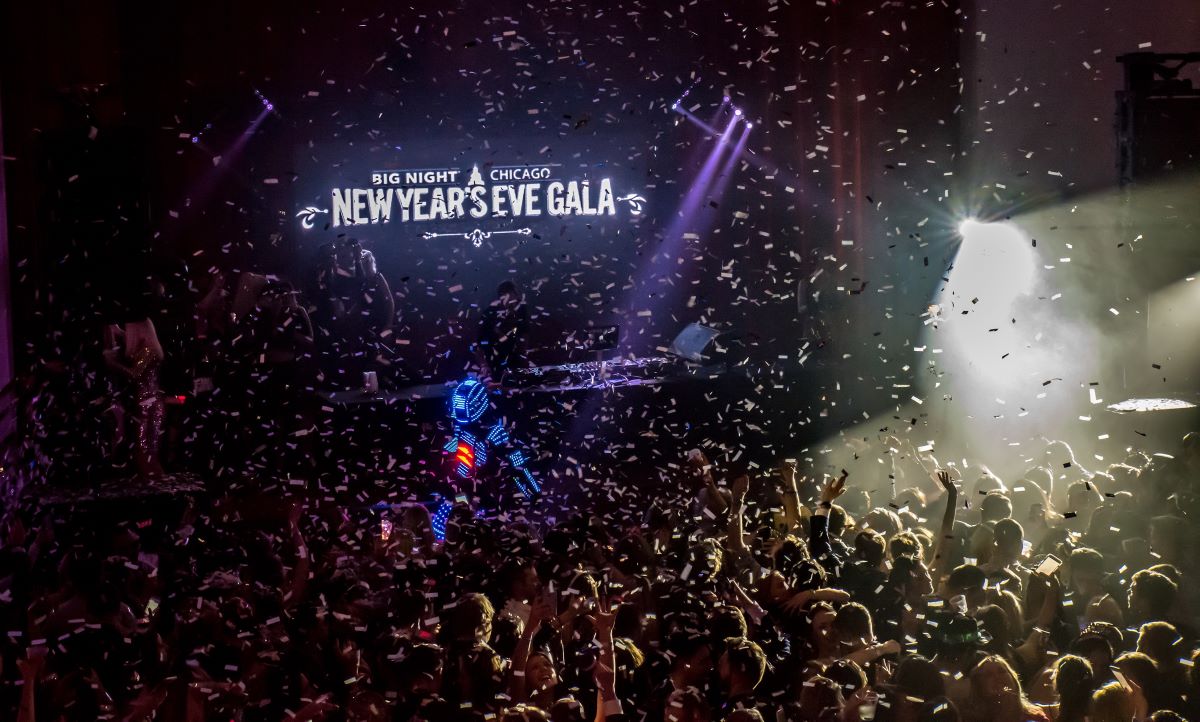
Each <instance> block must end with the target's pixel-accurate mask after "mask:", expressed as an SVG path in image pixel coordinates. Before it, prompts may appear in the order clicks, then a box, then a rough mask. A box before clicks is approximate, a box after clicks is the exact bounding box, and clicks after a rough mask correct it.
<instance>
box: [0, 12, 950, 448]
mask: <svg viewBox="0 0 1200 722" xmlns="http://www.w3.org/2000/svg"><path fill="white" fill-rule="evenodd" d="M97 5H102V7H97ZM2 24H3V27H4V29H5V30H4V33H5V42H4V46H5V47H4V50H3V52H4V73H5V74H4V77H3V92H4V98H3V101H4V102H3V107H4V109H5V123H4V132H5V144H4V147H5V148H6V152H7V153H9V155H10V156H12V160H10V161H9V166H8V168H9V173H10V176H9V186H10V199H11V202H12V208H11V211H10V223H11V224H12V225H13V232H12V235H11V242H12V245H13V254H12V255H13V258H14V262H15V263H16V264H17V275H16V278H15V282H16V294H17V301H16V304H17V309H18V319H17V326H18V329H17V333H18V338H19V339H20V341H21V342H22V346H21V348H20V351H21V352H22V360H23V363H24V364H26V365H27V366H28V365H31V364H35V363H37V362H38V361H39V360H44V359H47V358H65V359H68V360H70V359H73V358H79V357H81V356H84V357H86V356H87V355H88V354H89V353H91V354H93V355H94V351H95V349H96V347H97V346H98V342H99V324H100V322H102V321H104V320H106V319H113V318H119V317H120V316H122V315H129V314H136V313H138V312H139V311H140V309H141V308H143V307H145V306H146V305H147V303H150V304H151V305H152V304H153V303H155V301H154V300H153V299H151V300H150V301H149V302H148V301H146V299H145V295H146V293H147V291H146V290H145V289H146V288H147V286H148V285H149V284H147V282H146V281H147V278H148V277H150V278H153V277H158V278H162V279H164V280H165V283H166V286H167V290H168V291H171V292H173V293H175V295H176V297H175V299H174V303H175V304H178V305H182V307H184V309H185V310H184V311H178V313H179V314H180V315H184V316H186V314H187V313H190V311H188V310H186V309H187V307H188V304H193V303H194V302H195V300H196V299H197V298H198V295H199V293H200V292H201V291H202V290H203V288H204V286H205V284H206V277H207V275H208V273H209V272H210V271H211V270H213V269H220V270H223V271H226V272H233V271H238V270H254V271H258V272H263V273H269V274H274V275H277V276H280V277H282V278H284V279H287V280H290V281H292V282H293V283H294V284H295V285H297V286H298V287H301V288H305V287H308V286H309V285H310V283H311V280H312V277H313V273H314V267H315V266H314V264H315V261H316V256H317V250H318V248H319V247H320V246H321V245H322V244H325V243H329V242H331V241H333V240H334V239H335V238H336V237H337V236H338V234H340V233H344V234H347V235H349V236H353V237H356V238H358V239H360V240H361V241H362V243H363V245H364V246H365V247H366V248H368V249H369V250H371V251H372V253H373V254H374V255H375V257H376V258H377V260H378V264H379V268H380V270H381V272H382V273H383V274H384V276H385V277H386V278H387V280H388V282H389V284H390V286H391V288H392V291H393V293H394V295H395V298H396V307H397V323H396V327H395V332H394V335H393V338H394V339H395V340H396V341H395V342H397V343H398V344H399V345H398V348H397V350H398V353H399V354H400V356H401V358H402V363H403V365H404V367H405V368H406V369H407V371H408V373H410V374H412V375H413V376H421V377H425V378H428V379H435V380H445V379H449V378H455V377H457V376H458V375H460V374H461V373H462V371H463V369H464V367H465V365H466V364H467V362H468V360H469V354H468V351H467V349H468V344H469V342H470V341H471V338H472V337H473V335H474V327H475V324H476V322H477V320H478V317H479V307H480V305H481V304H484V303H486V302H487V301H488V300H489V299H490V298H491V297H492V294H493V292H494V289H495V286H496V285H497V284H498V283H499V282H500V281H501V280H503V279H509V278H511V279H513V280H516V281H517V282H518V283H519V284H521V286H522V287H523V288H524V289H525V290H526V293H527V295H528V297H529V300H530V302H531V303H532V305H533V306H534V308H535V318H534V323H533V331H532V333H531V338H530V346H531V347H532V348H533V349H535V351H534V354H533V360H534V361H535V362H537V363H557V362H562V361H565V360H568V359H569V358H573V357H572V356H571V355H570V352H569V351H568V349H567V344H566V339H567V337H568V335H569V334H570V333H571V332H572V331H573V330H575V329H579V328H583V327H586V326H588V325H603V324H610V323H615V324H619V325H621V326H622V329H623V332H624V335H625V342H624V343H623V345H622V351H623V352H625V353H630V354H636V355H653V354H656V353H658V352H659V351H658V350H659V349H660V348H661V347H664V346H666V345H667V344H668V343H669V341H670V339H671V337H672V336H673V335H674V334H675V333H676V332H677V331H678V330H679V329H680V328H681V327H682V326H683V325H684V324H686V323H688V322H691V321H702V322H705V323H709V324H712V325H717V326H720V327H722V328H728V329H730V330H733V331H734V332H736V333H738V334H741V335H742V336H743V337H744V338H745V339H746V340H747V342H748V343H749V344H750V352H749V353H750V355H751V357H752V359H753V361H754V363H755V364H756V365H757V366H758V367H759V368H761V369H768V370H767V371H763V372H761V373H759V374H758V375H757V376H756V378H755V381H754V383H752V384H751V385H750V387H749V388H739V389H738V392H737V394H738V397H739V398H736V399H730V398H720V399H719V400H718V401H714V402H713V403H714V404H716V410H715V412H714V413H715V414H716V416H715V418H717V419H718V420H719V423H720V424H721V425H723V426H727V425H732V424H741V425H742V426H743V430H745V429H746V428H750V429H757V430H764V433H767V434H768V436H769V437H770V439H771V440H770V441H769V442H767V443H770V444H774V450H773V451H772V452H771V453H772V454H774V453H776V452H778V451H784V452H788V451H794V450H795V449H796V448H797V447H800V446H802V445H803V444H804V443H805V442H806V441H808V440H811V439H813V438H816V437H817V436H818V435H821V434H824V433H828V432H829V431H830V430H831V429H832V428H836V427H837V426H839V425H842V424H845V423H851V422H856V421H860V420H861V419H862V418H863V416H864V415H867V416H872V415H874V414H876V413H877V412H880V411H881V410H884V411H885V413H883V414H881V418H880V426H881V428H882V427H884V426H888V425H895V424H897V423H904V424H908V423H912V422H914V421H917V422H918V423H919V421H918V420H912V419H903V420H897V419H893V418H892V417H891V416H890V414H887V413H886V409H887V407H888V406H889V405H890V403H892V402H893V398H892V397H893V395H894V394H899V396H898V397H897V398H906V397H907V393H905V392H904V391H903V389H904V388H905V385H906V384H909V383H911V381H912V378H913V376H914V375H915V374H917V373H919V372H920V369H915V368H911V366H910V364H909V361H910V359H911V357H912V346H913V344H914V341H915V339H916V338H917V332H918V330H919V329H920V319H919V316H920V314H921V313H923V312H924V311H925V304H926V303H927V302H928V300H929V298H930V297H931V296H932V294H933V291H934V288H935V285H936V284H937V283H938V282H939V280H940V276H941V275H942V273H943V272H944V270H945V267H946V264H947V263H948V262H949V261H948V258H949V254H950V252H951V249H950V246H949V243H948V238H949V235H950V233H951V232H952V231H953V228H952V225H953V222H952V219H951V212H950V208H949V207H948V205H949V204H948V202H947V199H946V192H947V189H948V188H949V187H950V185H951V184H952V182H953V175H952V174H953V171H954V169H955V166H956V158H955V153H954V150H955V148H954V141H955V138H956V137H957V118H958V110H959V97H960V92H961V79H960V73H959V69H958V63H957V48H958V47H959V42H958V36H959V33H960V24H961V19H960V15H959V11H958V9H957V6H956V4H955V3H953V2H949V1H948V0H946V1H943V0H933V1H928V0H919V1H918V0H903V1H897V2H879V1H872V2H862V1H857V0H842V1H841V2H836V1H834V0H829V1H828V2H811V1H808V0H806V1H803V2H795V1H793V2H791V3H784V2H773V1H770V0H765V1H762V2H759V1H755V2H736V3H732V2H717V1H715V0H712V1H700V2H692V3H687V4H680V3H657V2H642V3H639V2H622V3H617V2H612V3H608V2H602V3H563V2H545V3H516V2H504V1H499V2H486V3H480V2H444V1H439V2H424V1H421V0H418V1H415V2H410V3H406V4H404V5H398V4H395V3H367V2H346V3H336V4H329V3H321V4H311V3H296V2H286V3H285V2H275V1H274V0H267V1H263V2H253V3H248V2H235V1H233V0H227V1H225V2H214V3H206V4H190V3H160V4H153V5H146V4H144V3H125V2H116V3H107V4H96V3H69V2H68V3H64V2H50V3H6V4H5V8H4V10H3V23H2ZM101 86H103V88H101ZM689 88H690V92H689V93H688V95H687V97H686V98H685V99H684V100H683V102H682V105H683V106H684V107H685V108H687V109H689V110H690V111H691V112H692V113H694V115H695V116H696V117H698V118H700V119H702V120H704V121H706V122H713V123H714V125H715V126H716V127H717V128H718V129H721V128H723V127H724V123H725V117H724V116H723V117H718V112H719V106H720V104H721V100H722V96H723V95H729V96H730V97H731V99H732V103H733V104H734V105H736V106H737V107H740V108H742V109H743V110H744V112H745V114H746V117H748V118H749V119H751V120H752V121H753V122H754V124H755V125H754V127H753V129H752V130H750V132H749V135H748V136H747V139H746V147H745V152H744V157H743V159H742V160H741V161H739V162H738V163H737V164H736V165H733V166H732V167H730V168H729V172H728V174H727V176H726V177H725V178H724V179H723V180H722V181H719V185H721V186H722V192H721V193H719V194H717V193H709V194H707V195H706V196H704V197H703V198H702V199H701V202H700V203H699V205H698V208H697V209H696V210H695V211H694V212H693V213H692V214H690V216H689V219H688V220H687V222H685V223H683V224H677V223H675V221H676V217H677V214H678V211H679V209H680V207H681V202H682V200H683V199H684V197H685V196H686V195H687V193H688V191H689V188H690V187H691V184H692V183H693V181H694V180H695V179H696V178H697V176H698V173H699V171H700V169H701V167H702V166H703V165H704V162H705V160H706V158H707V157H708V154H709V152H710V150H711V149H712V148H713V144H714V139H713V138H712V137H711V135H709V134H708V133H707V132H706V131H704V130H703V129H701V128H700V127H698V126H697V125H696V124H694V123H692V122H691V121H689V120H686V119H684V118H683V117H682V116H681V115H680V114H678V113H675V112H672V110H671V104H672V102H673V101H675V100H676V99H677V98H679V97H680V95H681V94H682V93H683V92H684V91H685V90H688V89H689ZM81 98H82V99H83V100H81ZM264 98H265V99H267V100H268V101H269V102H270V103H271V104H272V110H271V111H270V112H265V106H264V105H263V99H264ZM84 100H86V103H87V109H86V110H85V109H84V108H83V105H82V104H83V101H84ZM739 133H740V128H739V130H738V131H736V132H735V133H734V138H735V139H736V138H737V137H738V135H739ZM196 135H199V138H198V140H197V141H196V142H192V137H193V136H196ZM723 163H724V160H723V159H722V164H723ZM541 164H556V169H557V171H559V172H561V174H562V176H563V177H564V178H568V179H569V178H578V179H584V178H587V179H591V181H592V183H593V184H596V183H598V181H599V179H601V178H608V179H611V181H612V184H613V188H614V191H615V193H616V194H617V195H626V194H629V193H637V194H639V195H641V196H642V197H644V198H645V204H644V207H643V210H642V213H641V214H640V215H638V216H634V215H633V214H632V213H631V212H630V211H629V208H628V206H627V205H625V204H619V207H618V208H617V213H616V215H614V216H611V217H610V216H602V217H558V218H551V217H540V218H537V219H529V218H525V219H483V220H480V221H475V220H474V219H469V220H463V221H451V222H423V223H408V224H403V223H397V222H395V221H393V222H392V223H389V224H379V225H370V226H365V227H354V228H333V227H327V223H328V220H329V216H328V215H325V214H318V215H316V216H315V217H314V224H313V228H311V229H304V228H302V226H301V219H300V218H298V217H297V213H298V212H300V211H301V210H302V209H303V208H305V207H307V206H312V207H314V208H317V209H318V210H324V209H330V205H331V204H330V191H331V189H333V188H338V187H358V188H366V187H370V185H369V174H370V172H371V171H373V170H379V169H390V168H398V169H411V168H427V167H436V168H447V167H448V168H458V169H462V170H463V171H464V172H465V171H469V169H470V168H471V167H472V166H473V165H478V166H479V167H480V168H481V170H483V171H484V172H486V171H487V170H488V169H489V168H490V167H492V166H508V165H514V166H519V165H541ZM518 221H519V222H518ZM475 227H479V228H481V229H482V230H484V231H489V230H509V229H515V228H520V227H528V228H529V229H530V231H531V233H530V234H529V235H516V234H506V235H494V236H492V237H491V238H488V239H485V240H483V241H482V243H481V245H480V246H479V247H476V246H474V245H473V244H472V243H471V242H470V241H469V240H467V239H464V238H462V237H457V238H456V237H449V236H448V237H438V238H432V239H425V238H422V233H424V232H426V231H428V232H448V233H449V232H455V233H466V232H469V231H470V230H472V229H473V228H475ZM680 234H687V235H684V236H682V237H681V236H680ZM400 341H402V343H399V342H400ZM802 361H803V365H802V364H801V362H802ZM897 389H900V390H899V391H898V390H897ZM743 396H744V397H745V398H742V397H743ZM713 398H717V397H716V396H714V397H713ZM691 401H692V403H700V402H702V400H697V399H695V398H693V399H691ZM621 403H622V402H621V401H620V400H619V399H610V400H607V401H597V402H596V404H598V406H597V407H596V408H592V409H590V411H591V412H592V413H594V418H595V419H599V420H601V422H603V420H605V419H609V420H610V422H609V423H610V424H611V425H619V426H622V427H626V426H632V425H633V422H632V421H631V420H630V417H629V414H628V413H624V414H623V413H622V410H621V408H620V405H621ZM692 413H693V412H692V411H689V412H688V414H692ZM697 418H698V417H697ZM689 420H690V419H689ZM675 421H680V420H679V419H675ZM681 423H683V422H681ZM680 428H683V429H684V432H685V431H686V424H685V425H684V427H680ZM635 431H636V430H635ZM684 432H680V433H681V434H682V433H684ZM590 433H595V434H599V435H603V434H604V433H605V429H604V424H603V423H600V424H599V425H598V426H596V427H595V428H594V429H592V431H591V432H590ZM688 433H692V432H688ZM693 435H694V434H693ZM729 438H731V439H732V438H735V436H734V435H731V436H730V437H729ZM755 438H758V437H755ZM699 440H702V439H689V440H688V441H689V443H690V442H692V441H699ZM733 443H734V444H735V445H737V444H741V443H743V442H740V441H735V442H733ZM758 444H759V442H758V441H756V442H754V445H758ZM785 455H786V454H785Z"/></svg>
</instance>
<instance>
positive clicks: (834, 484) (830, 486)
mask: <svg viewBox="0 0 1200 722" xmlns="http://www.w3.org/2000/svg"><path fill="white" fill-rule="evenodd" d="M848 476H850V472H848V471H846V470H845V469H842V475H841V476H839V477H838V478H836V479H830V480H829V481H827V482H825V486H824V487H823V488H822V489H821V502H822V503H825V504H832V503H833V502H834V501H835V500H836V499H837V498H838V497H839V496H841V495H842V493H843V492H845V491H846V478H847V477H848Z"/></svg>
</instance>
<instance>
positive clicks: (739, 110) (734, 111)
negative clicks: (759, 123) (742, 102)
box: [733, 108, 742, 118]
mask: <svg viewBox="0 0 1200 722" xmlns="http://www.w3.org/2000/svg"><path fill="white" fill-rule="evenodd" d="M733 114H734V115H736V116H737V117H739V118H740V117H742V109H741V108H734V109H733Z"/></svg>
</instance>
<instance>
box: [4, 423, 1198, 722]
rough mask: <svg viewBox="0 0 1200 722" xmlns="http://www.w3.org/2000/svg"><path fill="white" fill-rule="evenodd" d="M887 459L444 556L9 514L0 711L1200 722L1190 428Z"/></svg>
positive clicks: (319, 519) (245, 500)
mask: <svg viewBox="0 0 1200 722" xmlns="http://www.w3.org/2000/svg"><path fill="white" fill-rule="evenodd" d="M885 446H886V447H887V449H888V450H889V452H890V453H892V454H894V455H895V457H896V459H897V465H896V466H895V467H894V471H895V472H901V471H902V472H903V473H896V476H897V477H898V478H900V479H901V480H902V483H898V484H887V483H885V484H880V483H879V481H880V480H879V479H863V478H856V477H855V476H854V475H847V474H846V473H842V474H841V475H840V476H836V477H830V476H827V475H819V474H816V473H813V472H811V471H808V470H805V469H797V468H795V467H794V466H788V465H781V467H780V469H779V470H777V472H776V473H772V474H770V475H761V474H760V475H756V476H755V477H754V478H751V477H750V476H748V475H746V474H742V473H738V471H735V470H731V469H728V468H724V467H725V466H727V464H723V465H722V468H716V465H714V463H713V462H712V461H710V459H709V458H708V457H706V456H705V454H704V453H703V452H701V451H700V450H693V451H692V452H689V453H688V455H687V457H686V460H681V462H682V463H680V464H679V465H678V466H679V468H680V469H681V470H682V471H681V472H680V478H679V479H678V489H679V493H678V494H675V495H671V496H664V497H662V498H659V499H656V500H655V501H654V502H653V503H652V504H649V505H648V507H641V508H636V509H635V508H628V509H624V510H620V509H618V510H615V511H608V512H605V513H600V512H599V511H594V510H588V509H580V510H579V512H578V513H577V514H575V515H573V516H571V517H570V518H567V519H559V520H552V519H549V518H547V517H545V516H539V515H537V514H535V513H533V512H534V507H525V509H526V511H525V512H513V513H510V514H506V515H504V516H501V517H488V516H481V515H479V514H478V513H476V510H474V509H473V508H472V507H471V504H470V502H469V501H468V502H460V503H459V505H458V506H457V507H456V508H455V509H454V511H453V512H452V513H451V515H450V517H449V520H448V522H447V525H446V534H445V538H444V539H439V538H437V537H436V536H435V534H434V532H433V528H432V525H431V521H430V513H429V510H428V509H427V508H426V507H424V506H422V505H421V504H420V503H416V501H414V502H413V503H409V504H396V505H393V506H390V507H386V508H376V509H374V510H371V509H352V508H348V507H346V506H345V505H341V504H337V503H333V502H331V501H328V500H321V499H316V498H304V497H303V496H296V497H287V496H285V495H283V493H282V492H278V491H276V492H273V493H270V494H267V493H264V491H263V490H261V489H260V490H258V492H252V491H251V490H248V489H240V488H236V487H231V488H228V489H226V490H225V491H223V492H222V493H220V494H207V495H202V496H197V497H196V498H194V499H191V500H190V502H189V504H188V506H187V508H186V510H185V511H184V512H183V513H182V515H181V516H180V515H178V514H177V515H175V516H174V517H167V516H166V515H163V516H162V517H155V518H149V519H144V520H139V519H136V518H134V519H126V520H103V523H99V522H98V523H91V524H81V523H77V522H76V520H73V519H72V518H70V516H69V515H65V514H43V515H41V516H31V515H28V514H26V515H21V514H17V515H14V516H13V517H12V518H11V519H10V520H9V521H8V522H7V527H6V529H5V533H4V537H3V540H4V543H3V549H2V551H0V624H3V629H4V632H5V633H4V634H3V635H2V636H0V717H3V718H4V719H14V720H18V721H19V722H33V721H34V720H99V719H112V720H129V721H131V722H133V721H137V720H151V719H153V720H185V721H187V722H201V721H204V722H218V721H220V722H224V721H225V720H243V721H247V722H249V721H251V720H263V721H268V720H270V721H276V720H394V721H397V722H409V721H410V720H429V721H431V722H434V721H437V722H440V721H450V720H504V721H513V722H517V721H520V722H533V721H535V720H554V721H566V720H570V721H572V722H575V721H590V720H602V719H605V720H631V721H637V720H646V721H649V722H705V721H707V720H714V721H715V720H727V721H728V722H753V721H754V720H765V721H767V722H777V721H789V722H790V721H803V722H816V721H818V720H820V721H829V722H872V721H873V720H879V721H885V720H896V721H903V722H925V721H934V720H936V721H937V722H952V721H954V720H967V721H969V722H970V721H974V720H979V721H984V720H986V721H987V722H1043V721H1049V720H1055V721H1056V722H1079V721H1081V720H1091V721H1092V722H1129V721H1130V720H1156V721H1158V722H1165V721H1167V720H1181V719H1192V720H1200V670H1197V669H1196V667H1195V663H1196V661H1197V660H1200V652H1197V651H1196V645H1197V643H1198V640H1197V636H1196V627H1195V619H1196V613H1197V610H1200V593H1198V592H1200V584H1198V583H1197V577H1196V575H1193V574H1192V573H1191V569H1190V565H1188V564H1187V562H1186V558H1187V555H1188V548H1189V542H1190V540H1191V539H1193V538H1194V532H1195V527H1194V518H1195V511H1196V499H1197V498H1198V497H1197V494H1196V492H1197V481H1198V480H1200V437H1198V436H1197V435H1196V434H1189V435H1188V436H1187V437H1185V438H1184V440H1183V443H1182V446H1181V449H1179V450H1173V453H1172V454H1171V455H1166V454H1157V455H1153V456H1151V455H1147V454H1144V453H1141V452H1138V451H1131V452H1130V453H1129V455H1128V457H1127V458H1125V459H1124V460H1123V463H1119V464H1114V465H1111V466H1109V467H1107V468H1106V469H1104V470H1093V471H1088V470H1085V469H1083V468H1082V467H1081V466H1080V465H1079V464H1078V463H1077V462H1075V461H1074V460H1073V459H1071V460H1069V461H1067V462H1065V463H1058V461H1055V462H1054V463H1051V460H1058V459H1061V458H1064V455H1065V458H1068V459H1069V458H1070V456H1069V455H1070V450H1069V449H1068V448H1067V447H1066V446H1065V445H1064V444H1062V443H1061V442H1055V443H1052V444H1050V446H1049V447H1048V448H1047V453H1046V456H1045V463H1042V464H1041V465H1034V466H1032V467H1031V468H1030V469H1029V470H1028V471H1027V472H1026V473H1025V474H1023V475H1022V476H1020V478H1008V479H1001V478H998V477H997V476H996V475H994V474H992V473H990V472H987V471H986V470H985V469H983V468H981V467H978V466H963V465H961V464H960V465H957V466H956V465H954V464H951V463H945V464H939V462H938V460H937V459H935V458H934V457H933V456H932V455H931V454H930V453H918V452H917V451H916V450H915V449H912V450H911V452H910V453H904V452H902V451H901V448H900V443H899V441H898V440H896V439H894V438H888V439H886V440H885ZM856 473H857V472H856ZM880 489H883V490H886V491H879V490H880ZM514 493H515V490H514Z"/></svg>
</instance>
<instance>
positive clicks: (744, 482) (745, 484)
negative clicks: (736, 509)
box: [732, 474, 750, 502]
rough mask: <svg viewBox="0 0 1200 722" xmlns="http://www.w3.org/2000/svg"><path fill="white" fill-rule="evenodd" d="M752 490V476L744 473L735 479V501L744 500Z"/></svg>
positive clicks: (733, 490)
mask: <svg viewBox="0 0 1200 722" xmlns="http://www.w3.org/2000/svg"><path fill="white" fill-rule="evenodd" d="M748 491H750V477H749V476H747V475H745V474H742V475H741V476H739V477H738V478H737V479H734V481H733V489H732V492H733V499H734V501H739V502H740V501H742V500H743V499H745V498H746V492H748Z"/></svg>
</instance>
